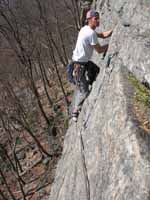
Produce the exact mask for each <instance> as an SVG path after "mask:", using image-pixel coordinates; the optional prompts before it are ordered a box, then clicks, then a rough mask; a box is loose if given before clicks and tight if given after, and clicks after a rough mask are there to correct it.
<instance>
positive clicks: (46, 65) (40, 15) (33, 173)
mask: <svg viewBox="0 0 150 200" xmlns="http://www.w3.org/2000/svg"><path fill="white" fill-rule="evenodd" d="M80 11H81V7H80V2H79V1H76V0H61V1H59V0H44V1H40V0H0V93H1V95H0V200H10V199H12V200H19V199H20V200H21V199H23V200H29V199H30V200H31V199H32V200H34V199H36V200H38V199H42V198H43V199H44V200H46V199H48V196H49V192H50V185H51V183H52V182H53V179H54V172H55V167H56V163H57V160H58V158H59V157H60V155H61V152H62V144H63V138H64V134H65V131H66V129H67V123H68V112H69V104H70V97H71V93H72V88H71V87H70V84H69V83H68V81H67V79H66V73H65V67H66V65H67V63H68V62H69V59H70V58H71V54H72V49H73V48H74V45H75V40H76V36H77V33H78V30H79V29H80V26H81V25H80V24H81V17H80Z"/></svg>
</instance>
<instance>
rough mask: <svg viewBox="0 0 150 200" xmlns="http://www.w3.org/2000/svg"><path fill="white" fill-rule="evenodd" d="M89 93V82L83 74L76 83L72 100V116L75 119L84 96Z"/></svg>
mask: <svg viewBox="0 0 150 200" xmlns="http://www.w3.org/2000/svg"><path fill="white" fill-rule="evenodd" d="M88 94H89V84H88V82H87V80H86V77H85V74H84V75H83V76H82V77H81V79H80V81H79V82H78V84H77V87H76V91H75V100H74V102H75V103H74V108H73V113H72V114H73V117H74V119H77V117H78V114H79V110H80V109H81V106H82V104H83V102H84V100H85V98H86V97H87V96H88Z"/></svg>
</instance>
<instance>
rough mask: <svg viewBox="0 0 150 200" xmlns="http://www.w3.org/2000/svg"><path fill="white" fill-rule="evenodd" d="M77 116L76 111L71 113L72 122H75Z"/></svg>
mask: <svg viewBox="0 0 150 200" xmlns="http://www.w3.org/2000/svg"><path fill="white" fill-rule="evenodd" d="M78 116H79V113H78V112H73V113H72V120H73V121H74V122H77V120H78Z"/></svg>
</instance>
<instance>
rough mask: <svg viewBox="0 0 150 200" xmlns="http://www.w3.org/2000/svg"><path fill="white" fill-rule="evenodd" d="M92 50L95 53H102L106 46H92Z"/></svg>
mask: <svg viewBox="0 0 150 200" xmlns="http://www.w3.org/2000/svg"><path fill="white" fill-rule="evenodd" d="M93 47H94V49H95V50H96V51H97V53H104V52H106V51H107V49H108V44H106V45H103V46H100V44H96V45H93Z"/></svg>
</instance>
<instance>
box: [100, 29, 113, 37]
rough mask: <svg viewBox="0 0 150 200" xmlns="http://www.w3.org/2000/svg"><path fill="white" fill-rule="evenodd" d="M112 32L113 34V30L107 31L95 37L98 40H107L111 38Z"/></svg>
mask: <svg viewBox="0 0 150 200" xmlns="http://www.w3.org/2000/svg"><path fill="white" fill-rule="evenodd" d="M112 32H113V29H110V30H109V31H105V32H100V33H97V36H98V37H99V38H107V37H110V36H111V34H112Z"/></svg>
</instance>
